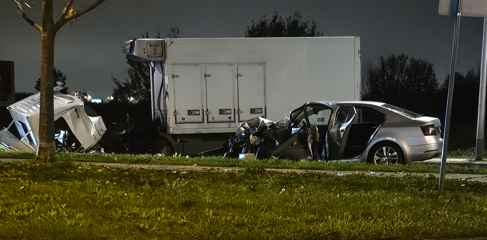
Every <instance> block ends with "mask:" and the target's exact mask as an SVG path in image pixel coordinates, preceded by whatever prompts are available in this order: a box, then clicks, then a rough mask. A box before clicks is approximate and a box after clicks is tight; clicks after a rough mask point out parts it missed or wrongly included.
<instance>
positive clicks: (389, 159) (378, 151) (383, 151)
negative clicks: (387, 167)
mask: <svg viewBox="0 0 487 240" xmlns="http://www.w3.org/2000/svg"><path fill="white" fill-rule="evenodd" d="M367 162H368V163H373V164H405V161H404V153H403V152H402V149H401V148H400V147H399V145H397V144H395V143H393V142H380V143H377V144H375V145H374V146H373V147H372V148H370V151H369V154H368V155H367Z"/></svg>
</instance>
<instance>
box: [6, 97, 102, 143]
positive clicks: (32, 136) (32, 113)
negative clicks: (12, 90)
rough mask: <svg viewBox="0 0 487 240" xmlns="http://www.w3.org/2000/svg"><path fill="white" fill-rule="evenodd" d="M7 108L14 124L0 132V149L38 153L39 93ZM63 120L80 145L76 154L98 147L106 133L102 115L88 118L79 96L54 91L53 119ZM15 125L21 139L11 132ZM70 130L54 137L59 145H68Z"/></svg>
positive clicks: (60, 132)
mask: <svg viewBox="0 0 487 240" xmlns="http://www.w3.org/2000/svg"><path fill="white" fill-rule="evenodd" d="M7 109H8V110H9V112H10V115H11V116H12V119H13V121H12V122H11V123H10V125H9V126H8V127H7V128H4V129H2V130H1V131H0V148H6V149H10V150H16V151H37V149H38V147H39V135H38V134H39V115H40V113H39V111H40V93H37V94H34V95H31V96H29V97H27V98H25V99H23V100H21V101H18V102H16V103H14V104H12V105H10V106H9V107H7ZM60 118H63V119H64V120H65V122H66V124H67V125H68V127H69V129H70V130H71V132H72V133H73V134H74V136H75V137H76V139H77V140H78V142H79V144H80V146H79V148H78V149H77V150H76V151H81V150H84V151H87V150H89V149H90V148H92V147H93V146H95V144H97V143H98V142H99V141H100V140H101V138H102V136H103V134H104V133H105V131H106V130H107V129H106V127H105V123H104V122H103V119H102V118H101V117H99V116H88V114H87V111H86V110H85V106H84V103H83V100H82V99H81V98H80V97H79V96H77V94H75V93H73V94H64V93H61V92H54V120H55V121H56V120H58V119H60ZM12 125H15V127H16V128H17V131H18V136H19V137H20V139H19V138H18V137H17V136H16V134H13V133H11V132H10V131H9V129H10V127H12ZM68 134H69V133H68V131H66V130H60V131H58V133H57V134H56V135H55V138H56V141H57V143H61V144H66V138H67V135H68Z"/></svg>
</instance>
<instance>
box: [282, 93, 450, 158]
mask: <svg viewBox="0 0 487 240" xmlns="http://www.w3.org/2000/svg"><path fill="white" fill-rule="evenodd" d="M287 125H288V126H287V127H288V129H291V131H292V134H293V135H296V139H297V141H298V142H301V145H303V147H304V148H307V152H308V154H309V155H310V156H309V157H311V158H313V159H323V160H351V161H361V162H369V163H376V164H394V163H400V164H406V163H409V162H412V161H418V160H425V159H429V158H433V157H436V156H439V155H440V154H441V148H442V142H443V139H442V137H441V122H440V120H439V119H438V118H433V117H425V116H421V115H419V114H416V113H414V112H411V111H408V110H406V109H402V108H399V107H396V106H392V105H389V104H386V103H381V102H371V101H350V102H324V101H323V102H308V103H305V104H304V105H303V106H301V107H299V108H297V109H295V110H293V111H292V112H291V113H290V120H289V121H288V123H287ZM303 129H306V131H302V130H303ZM300 132H303V133H304V134H301V135H302V136H299V135H300V134H299V133H300ZM299 139H301V140H299ZM283 145H286V144H283ZM278 148H279V147H278ZM282 148H285V147H284V146H283V147H282ZM280 152H281V153H282V151H277V152H276V151H274V155H275V154H276V153H277V154H279V153H280ZM283 156H285V155H283Z"/></svg>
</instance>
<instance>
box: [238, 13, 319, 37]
mask: <svg viewBox="0 0 487 240" xmlns="http://www.w3.org/2000/svg"><path fill="white" fill-rule="evenodd" d="M316 35H317V33H316V23H315V22H314V21H313V20H311V23H310V22H309V21H304V20H303V15H301V14H300V13H299V12H294V14H293V15H292V16H289V17H288V18H286V19H285V20H282V18H281V17H280V16H279V14H278V12H277V11H275V12H274V14H273V15H272V17H271V18H267V16H266V15H264V16H262V17H261V18H260V19H259V20H258V21H257V22H254V21H253V20H252V26H250V27H247V31H246V32H245V36H246V37H313V36H316ZM322 35H323V34H322Z"/></svg>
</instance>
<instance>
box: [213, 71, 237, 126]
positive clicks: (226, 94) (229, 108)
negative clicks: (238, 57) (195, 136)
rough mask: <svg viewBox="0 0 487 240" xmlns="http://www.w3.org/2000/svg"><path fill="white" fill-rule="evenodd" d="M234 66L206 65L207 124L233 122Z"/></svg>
mask: <svg viewBox="0 0 487 240" xmlns="http://www.w3.org/2000/svg"><path fill="white" fill-rule="evenodd" d="M234 69H235V66H234V65H230V64H218V65H216V64H215V65H213V64H208V65H206V77H205V79H206V96H207V97H206V102H207V109H208V122H209V123H211V122H233V121H235V104H234V98H233V96H234V91H233V89H234V84H235V75H236V74H235V70H234Z"/></svg>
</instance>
